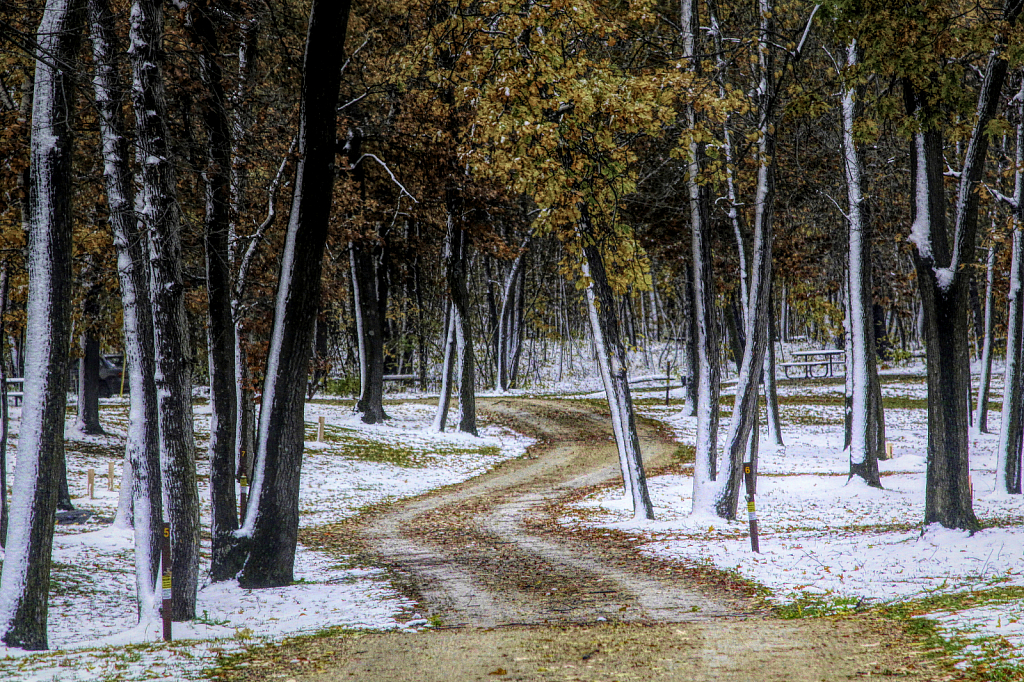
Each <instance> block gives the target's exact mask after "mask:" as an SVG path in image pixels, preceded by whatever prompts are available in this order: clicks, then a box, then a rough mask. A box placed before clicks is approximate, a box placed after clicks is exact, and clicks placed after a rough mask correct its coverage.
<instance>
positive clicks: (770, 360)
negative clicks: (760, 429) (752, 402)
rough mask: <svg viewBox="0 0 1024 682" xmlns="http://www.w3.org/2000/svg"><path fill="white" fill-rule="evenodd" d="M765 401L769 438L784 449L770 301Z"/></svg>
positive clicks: (765, 367)
mask: <svg viewBox="0 0 1024 682" xmlns="http://www.w3.org/2000/svg"><path fill="white" fill-rule="evenodd" d="M764 400H765V406H766V408H765V412H766V416H767V422H768V437H769V438H771V439H772V443H774V444H775V445H777V446H779V447H782V446H784V445H785V443H784V442H783V440H782V419H781V418H780V416H779V391H778V385H777V384H776V381H775V305H774V302H773V301H772V300H769V301H768V344H767V346H766V350H765V356H764Z"/></svg>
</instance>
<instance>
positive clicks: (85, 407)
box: [75, 303, 105, 436]
mask: <svg viewBox="0 0 1024 682" xmlns="http://www.w3.org/2000/svg"><path fill="white" fill-rule="evenodd" d="M86 306H87V307H88V303H87V304H86ZM92 322H93V320H92V319H91V318H90V316H89V315H86V318H85V321H84V324H85V325H89V324H90V323H92ZM79 347H80V348H81V351H82V357H80V358H79V359H78V416H77V417H76V419H75V430H76V431H78V432H79V433H83V434H86V435H90V436H100V435H104V434H105V431H104V430H103V426H101V425H100V340H99V339H97V338H96V336H95V335H94V334H93V332H92V331H91V330H89V329H86V330H85V331H83V332H82V334H81V336H80V337H79Z"/></svg>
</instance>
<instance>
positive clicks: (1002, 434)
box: [995, 83, 1024, 495]
mask: <svg viewBox="0 0 1024 682" xmlns="http://www.w3.org/2000/svg"><path fill="white" fill-rule="evenodd" d="M1016 102H1017V152H1016V158H1015V162H1016V163H1015V166H1016V171H1015V172H1014V183H1013V200H1014V203H1015V204H1016V207H1015V211H1016V218H1017V225H1016V227H1015V228H1014V230H1013V242H1012V246H1011V249H1012V250H1011V253H1010V290H1009V292H1007V295H1006V299H1007V301H1006V307H1007V309H1008V310H1007V320H1006V368H1005V375H1004V377H1005V378H1004V381H1003V413H1002V424H1001V426H1000V429H999V445H998V447H997V449H996V486H995V491H996V492H998V493H1002V492H1005V493H1008V494H1011V495H1013V494H1020V493H1021V468H1022V467H1021V447H1022V444H1024V233H1022V228H1021V225H1022V224H1024V83H1022V84H1021V89H1020V91H1019V92H1018V95H1017V98H1016Z"/></svg>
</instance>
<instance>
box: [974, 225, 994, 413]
mask: <svg viewBox="0 0 1024 682" xmlns="http://www.w3.org/2000/svg"><path fill="white" fill-rule="evenodd" d="M995 265H996V243H995V242H993V243H992V245H991V246H989V247H988V260H987V261H986V264H985V328H984V331H983V338H984V341H983V342H982V350H981V377H980V380H979V382H978V406H977V409H976V411H975V414H974V428H976V429H977V430H978V433H988V393H989V384H990V383H991V377H992V326H993V319H992V307H993V298H994V292H993V284H994V281H995V271H996V268H995Z"/></svg>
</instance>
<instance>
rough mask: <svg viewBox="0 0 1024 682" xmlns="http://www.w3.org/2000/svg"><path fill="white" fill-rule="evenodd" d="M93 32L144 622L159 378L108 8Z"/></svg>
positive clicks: (154, 546) (99, 12) (92, 13)
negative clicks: (125, 376) (118, 289)
mask: <svg viewBox="0 0 1024 682" xmlns="http://www.w3.org/2000/svg"><path fill="white" fill-rule="evenodd" d="M89 25H90V36H91V39H92V50H93V62H94V63H95V65H96V74H95V77H94V79H93V84H94V86H95V91H96V112H97V117H98V119H99V126H100V135H101V140H102V145H101V150H102V157H103V180H104V186H105V188H106V192H107V205H108V210H109V213H110V225H111V228H112V230H113V236H114V247H115V249H116V251H117V273H118V279H119V282H120V285H121V303H122V308H123V315H122V317H123V323H124V346H125V370H126V371H127V372H128V386H129V400H130V401H131V402H130V407H129V410H128V438H127V444H126V447H125V466H124V469H123V470H122V476H121V481H122V483H121V489H122V492H121V499H122V502H124V501H125V499H126V498H127V502H128V503H127V504H125V503H121V504H119V505H118V514H119V516H120V517H121V518H120V522H121V523H122V524H125V523H128V522H129V519H128V518H125V516H124V515H126V514H130V515H131V519H130V522H131V524H132V525H133V526H134V528H135V578H136V588H137V597H138V607H139V615H140V617H142V618H145V617H148V616H152V615H155V609H156V601H157V600H156V579H157V574H158V571H159V569H160V535H161V528H162V524H163V511H162V494H161V481H160V446H159V436H158V433H157V423H158V417H157V401H156V383H155V381H154V378H153V375H154V372H155V369H154V364H153V317H152V312H151V308H150V299H149V270H148V265H147V262H146V254H147V246H146V239H147V235H146V232H145V229H144V226H143V225H142V224H141V223H140V222H138V221H137V220H136V217H135V208H134V204H135V199H134V189H133V186H132V175H131V170H130V168H129V156H128V155H129V151H128V139H127V137H126V136H125V121H124V114H123V104H124V100H125V87H124V84H123V81H122V79H121V77H120V74H119V73H118V71H117V66H116V60H117V59H118V56H119V55H120V54H121V52H122V49H121V46H120V41H119V39H118V37H117V32H116V30H115V26H114V15H113V13H112V12H111V11H110V6H109V2H108V1H107V0H90V2H89Z"/></svg>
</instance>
